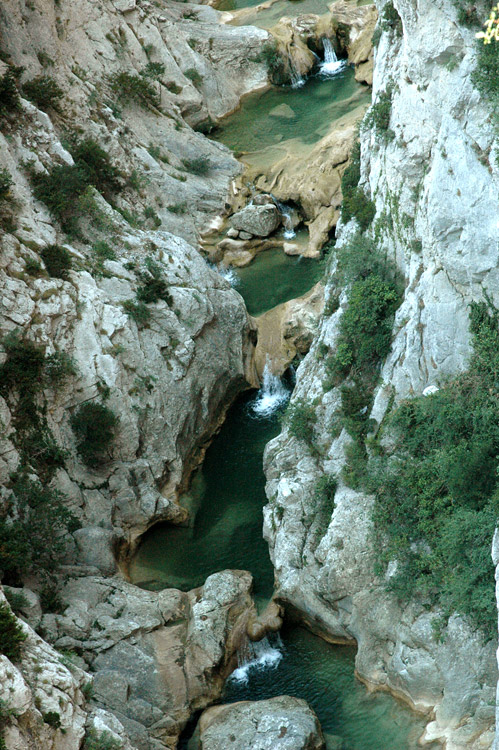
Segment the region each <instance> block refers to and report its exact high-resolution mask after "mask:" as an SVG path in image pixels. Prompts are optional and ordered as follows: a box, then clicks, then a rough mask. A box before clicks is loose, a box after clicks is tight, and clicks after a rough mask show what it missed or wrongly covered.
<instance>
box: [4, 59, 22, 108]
mask: <svg viewBox="0 0 499 750" xmlns="http://www.w3.org/2000/svg"><path fill="white" fill-rule="evenodd" d="M20 107H21V100H20V99H19V92H18V90H17V82H16V77H15V73H14V70H13V68H11V67H9V68H7V71H6V72H5V73H4V75H3V76H2V77H1V78H0V117H3V116H5V115H7V114H8V113H10V112H15V111H16V110H18V109H20Z"/></svg>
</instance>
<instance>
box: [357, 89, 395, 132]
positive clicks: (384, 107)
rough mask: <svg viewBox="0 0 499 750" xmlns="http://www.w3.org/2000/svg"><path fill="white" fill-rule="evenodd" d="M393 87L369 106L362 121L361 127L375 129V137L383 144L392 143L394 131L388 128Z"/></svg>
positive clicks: (382, 93)
mask: <svg viewBox="0 0 499 750" xmlns="http://www.w3.org/2000/svg"><path fill="white" fill-rule="evenodd" d="M392 96H393V87H392V86H388V87H387V89H386V91H382V92H381V93H380V94H379V96H378V98H377V100H376V101H375V103H374V104H372V105H371V107H370V109H369V110H368V112H367V115H366V116H365V118H364V120H363V123H362V125H363V127H366V128H370V127H373V128H375V129H376V133H377V135H378V136H379V137H380V138H381V139H382V140H383V141H385V142H389V141H393V139H394V138H395V133H394V131H393V130H392V129H391V128H390V117H391V112H392Z"/></svg>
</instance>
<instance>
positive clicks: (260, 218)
mask: <svg viewBox="0 0 499 750" xmlns="http://www.w3.org/2000/svg"><path fill="white" fill-rule="evenodd" d="M230 223H231V225H232V226H233V227H234V229H237V230H238V231H239V232H247V233H248V234H250V235H256V236H257V237H268V236H269V234H272V232H275V230H276V229H277V227H278V226H279V224H280V223H281V215H280V214H279V211H278V210H277V208H276V206H274V205H273V204H272V203H268V204H267V205H265V206H255V205H252V206H246V208H243V210H242V211H238V212H237V213H236V214H234V215H233V216H231V218H230ZM245 239H248V238H245Z"/></svg>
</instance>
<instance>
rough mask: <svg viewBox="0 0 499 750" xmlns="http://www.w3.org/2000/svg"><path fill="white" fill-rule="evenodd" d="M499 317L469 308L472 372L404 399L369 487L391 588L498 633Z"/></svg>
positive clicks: (370, 474) (371, 468) (474, 306)
mask: <svg viewBox="0 0 499 750" xmlns="http://www.w3.org/2000/svg"><path fill="white" fill-rule="evenodd" d="M498 324H499V313H498V312H497V311H496V310H495V309H492V308H490V307H489V305H487V304H485V303H472V305H471V308H470V329H471V334H472V341H473V347H474V353H473V356H472V359H471V361H470V365H469V369H468V371H467V372H466V373H464V374H463V375H461V376H459V377H457V378H455V379H454V380H453V381H450V382H448V383H447V384H445V385H443V386H442V387H441V388H440V390H439V391H438V392H437V393H435V394H433V395H431V396H427V397H423V396H421V397H418V398H414V399H411V400H406V401H404V402H402V403H401V404H400V406H399V408H398V409H397V410H396V411H395V412H394V413H393V415H392V417H391V419H390V421H389V425H390V427H391V429H392V432H393V436H394V442H393V444H392V447H391V448H390V451H389V453H388V455H382V456H381V457H378V458H376V459H372V460H371V462H370V466H369V472H368V481H367V483H366V486H367V489H368V490H369V491H374V492H375V496H376V501H375V510H374V522H375V528H376V534H377V549H378V550H379V555H380V557H379V560H380V568H383V567H384V566H385V565H386V564H387V563H388V561H389V560H391V559H396V560H397V569H396V573H395V575H394V576H392V578H391V584H390V586H391V588H392V589H393V590H394V591H395V593H396V594H397V595H398V596H399V597H401V598H403V599H406V598H408V597H413V596H414V595H416V596H418V597H419V598H420V599H421V600H422V601H424V602H426V603H427V604H429V605H432V604H439V605H440V607H442V608H443V610H444V613H445V614H446V615H449V614H451V613H452V612H459V613H461V614H464V615H467V616H468V617H469V619H470V621H471V623H472V624H474V625H475V626H476V627H478V628H481V629H482V630H483V631H484V632H485V633H486V634H488V635H490V637H495V635H496V633H497V610H496V604H495V597H494V584H493V580H494V569H493V565H492V561H491V559H490V540H491V538H492V535H493V532H494V528H495V526H496V524H497V518H498V515H499V485H498V479H497V476H498V468H499V458H498V456H499V423H498V421H497V408H498V404H499V388H498V382H499V378H498V376H499V331H498Z"/></svg>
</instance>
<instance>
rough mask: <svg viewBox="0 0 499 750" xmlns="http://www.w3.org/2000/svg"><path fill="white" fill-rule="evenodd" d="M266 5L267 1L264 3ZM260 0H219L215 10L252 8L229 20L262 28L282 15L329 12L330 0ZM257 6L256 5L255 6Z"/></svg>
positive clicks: (364, 2) (366, 1)
mask: <svg viewBox="0 0 499 750" xmlns="http://www.w3.org/2000/svg"><path fill="white" fill-rule="evenodd" d="M265 4H266V5H267V3H265ZM351 4H352V6H354V7H355V6H358V5H369V4H370V0H357V2H355V0H353V1H352V3H351ZM260 5H261V0H221V1H220V2H219V3H218V4H217V6H216V7H217V10H228V11H231V10H241V9H242V8H254V9H255V10H254V12H252V13H249V14H244V15H241V16H240V17H239V18H238V17H236V18H234V19H233V20H232V21H231V24H233V25H234V26H241V25H248V24H250V25H253V26H259V27H260V28H262V29H270V28H271V27H272V26H275V24H276V23H277V22H278V21H279V19H280V18H282V17H283V16H287V17H288V18H296V16H299V15H302V14H304V13H315V14H316V15H319V16H321V15H324V14H325V13H329V7H328V6H329V5H331V0H291V1H290V0H276V2H273V3H271V4H270V7H266V8H265V7H260ZM257 6H258V7H257Z"/></svg>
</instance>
